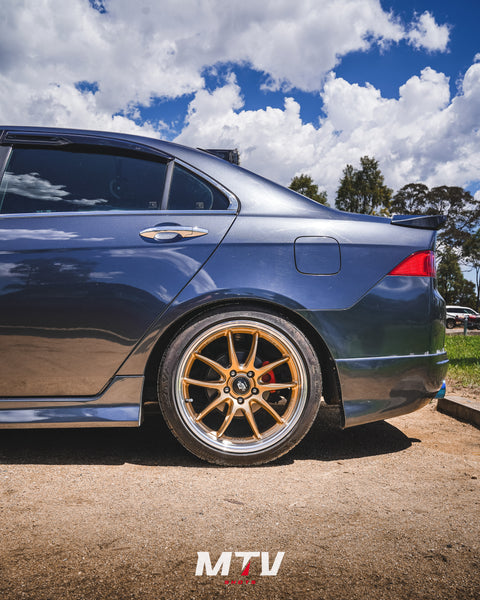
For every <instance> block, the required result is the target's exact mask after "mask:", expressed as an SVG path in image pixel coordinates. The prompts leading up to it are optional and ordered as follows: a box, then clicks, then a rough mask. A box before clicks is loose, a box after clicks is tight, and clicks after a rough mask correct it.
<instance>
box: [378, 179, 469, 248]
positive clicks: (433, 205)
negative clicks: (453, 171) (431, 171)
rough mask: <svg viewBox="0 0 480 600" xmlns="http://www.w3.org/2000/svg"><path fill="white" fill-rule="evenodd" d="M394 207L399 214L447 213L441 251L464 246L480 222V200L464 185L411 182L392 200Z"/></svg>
mask: <svg viewBox="0 0 480 600" xmlns="http://www.w3.org/2000/svg"><path fill="white" fill-rule="evenodd" d="M390 210H391V212H392V213H396V214H404V215H408V214H423V215H446V217H447V222H446V224H445V227H444V228H442V229H441V230H440V231H439V234H438V240H439V245H440V253H441V254H443V253H444V250H445V249H446V248H451V247H455V248H457V249H458V251H459V252H461V253H462V254H463V250H462V249H463V247H464V245H465V244H466V243H467V241H468V240H469V239H470V238H471V236H472V232H474V231H475V230H476V229H478V227H479V225H480V202H478V200H475V198H474V197H473V196H472V195H471V194H470V192H468V191H466V190H464V189H463V188H461V187H455V186H453V187H450V186H446V185H442V186H439V187H434V188H432V189H431V190H429V189H428V187H427V186H426V185H424V184H423V183H409V184H408V185H405V186H404V187H403V188H402V189H401V190H399V191H398V192H397V193H396V194H395V196H394V197H393V199H392V202H391V206H390Z"/></svg>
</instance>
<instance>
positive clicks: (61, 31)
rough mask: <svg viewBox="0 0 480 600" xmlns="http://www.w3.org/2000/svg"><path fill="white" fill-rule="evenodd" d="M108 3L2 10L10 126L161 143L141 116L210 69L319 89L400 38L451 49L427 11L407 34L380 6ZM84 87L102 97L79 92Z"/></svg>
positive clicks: (352, 1) (338, 0) (0, 43)
mask: <svg viewBox="0 0 480 600" xmlns="http://www.w3.org/2000/svg"><path fill="white" fill-rule="evenodd" d="M103 5H105V8H106V12H104V13H101V12H100V11H99V10H95V9H94V8H92V6H91V5H90V4H89V3H88V2H87V0H69V1H68V2H64V1H63V0H43V1H42V2H38V1H37V0H24V1H23V2H21V3H19V2H4V3H3V5H2V17H1V21H0V74H1V77H0V90H1V92H0V119H1V120H2V121H3V122H4V123H16V124H35V125H59V126H78V127H89V128H101V129H109V130H111V129H116V130H121V131H125V132H134V131H139V130H140V129H141V130H143V131H144V132H146V133H152V132H153V131H155V130H157V131H162V130H164V129H165V124H164V123H147V124H146V125H145V126H143V124H142V125H141V127H139V126H138V124H137V122H136V119H135V116H136V113H135V107H137V106H138V105H149V104H150V102H151V99H152V98H155V97H164V98H166V97H168V98H176V97H179V96H182V95H184V94H188V93H194V92H197V91H199V90H201V89H202V88H204V79H203V77H202V72H203V69H204V68H206V67H211V66H214V65H216V64H219V63H228V62H233V63H236V64H248V65H251V66H252V67H253V68H254V69H256V70H258V71H262V72H264V73H265V75H266V76H267V77H268V78H269V79H268V85H269V86H270V87H271V88H279V87H282V86H283V87H286V88H288V87H289V86H296V87H298V88H301V89H303V90H309V91H312V90H320V89H321V88H322V85H323V82H324V80H325V77H326V75H327V74H328V72H329V71H330V70H331V69H332V68H334V67H335V65H336V64H338V63H339V61H340V60H341V58H342V57H343V56H345V55H346V54H348V53H350V52H354V51H358V50H365V51H366V50H368V49H369V48H371V47H372V46H374V45H380V46H386V45H388V44H390V43H395V42H399V41H400V40H402V39H407V40H410V41H411V42H412V43H414V45H415V46H416V47H426V48H428V49H439V48H440V46H441V43H443V44H445V43H446V40H447V39H448V30H446V28H445V26H438V25H437V24H436V23H435V21H434V19H433V17H432V16H431V15H430V14H429V13H424V15H422V16H421V17H420V18H419V19H417V20H416V21H415V22H414V24H413V25H412V26H409V25H408V24H407V25H403V24H402V23H401V22H400V21H399V20H398V19H397V18H396V17H395V16H394V15H393V14H392V13H388V12H385V11H384V10H383V9H382V7H381V5H380V2H379V0H328V2H327V1H325V2H318V0H297V1H296V2H291V0H275V1H274V0H270V1H269V2H263V3H262V2H258V1H257V0H243V1H242V2H237V3H227V2H224V0H211V1H209V2H202V3H199V2H197V1H195V0H185V1H183V2H178V0H163V1H162V2H151V0H138V1H137V2H131V0H108V1H105V2H104V3H103V4H102V3H99V2H97V3H96V6H97V7H100V6H103ZM445 32H446V33H445ZM445 36H446V37H445ZM79 82H89V83H91V84H95V87H96V90H97V91H96V93H90V92H84V93H82V92H81V91H79V90H78V89H77V87H76V85H77V84H78V83H79ZM113 115H117V116H113Z"/></svg>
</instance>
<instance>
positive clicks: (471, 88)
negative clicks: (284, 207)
mask: <svg viewBox="0 0 480 600" xmlns="http://www.w3.org/2000/svg"><path fill="white" fill-rule="evenodd" d="M321 96H322V97H321V100H320V99H319V104H320V102H321V101H323V111H324V112H325V114H326V116H325V118H324V119H323V121H322V123H321V124H320V126H319V127H318V128H315V127H314V126H313V125H311V124H304V123H303V122H302V120H301V117H300V106H299V105H298V104H297V103H296V102H295V101H294V100H293V99H291V98H290V99H289V98H287V99H286V101H285V106H284V108H283V109H273V108H267V109H266V110H258V111H248V110H239V109H238V108H239V106H241V104H242V97H241V90H240V88H239V86H238V84H237V83H236V82H235V80H234V79H231V80H230V81H229V82H228V83H227V84H226V85H225V86H224V87H222V88H219V89H217V90H215V91H214V92H212V93H208V92H205V91H201V92H199V93H198V94H196V96H195V99H194V100H193V101H192V103H191V105H190V112H189V116H188V121H187V125H186V127H185V129H184V131H183V132H182V133H181V135H180V136H179V137H178V138H177V140H178V141H180V142H182V143H187V144H191V145H195V146H204V147H205V146H207V145H215V144H218V145H219V146H226V147H238V148H239V149H240V152H241V159H242V164H243V165H244V166H245V167H247V168H251V169H252V170H254V171H257V172H260V173H261V174H263V175H265V176H266V177H270V178H272V179H274V180H276V181H278V182H280V183H283V184H288V183H289V181H290V180H291V178H292V177H293V176H294V175H295V174H299V173H300V172H306V173H309V174H311V175H312V176H313V177H314V179H315V180H316V181H317V182H318V183H319V185H320V187H321V188H324V189H326V190H327V191H328V194H329V197H330V200H333V199H334V196H335V192H336V188H337V186H338V181H339V178H340V176H341V174H342V170H343V168H344V167H345V165H346V163H351V164H354V165H355V166H358V164H359V159H360V157H361V156H363V155H365V154H368V155H369V156H375V157H376V158H377V159H378V160H379V161H380V167H381V169H382V171H383V173H384V175H385V177H386V182H387V183H388V185H390V186H391V187H393V188H394V189H399V188H400V187H402V186H403V185H405V184H406V183H410V182H416V181H423V182H425V183H427V184H428V185H443V184H446V185H460V186H465V185H467V184H469V183H471V182H473V181H475V180H478V178H479V174H478V165H479V164H480V102H479V98H480V63H476V64H474V65H472V66H471V67H470V68H469V70H468V71H467V73H466V74H465V77H464V80H463V85H462V92H461V93H460V94H459V95H457V96H455V97H454V98H453V99H451V98H450V91H449V81H448V78H447V77H446V76H445V75H444V74H442V73H437V72H436V71H434V70H433V69H431V68H428V67H427V68H426V69H424V70H423V71H422V72H421V73H420V75H419V76H417V75H415V76H413V77H411V78H410V79H409V80H408V81H407V82H406V83H405V84H404V85H403V86H401V88H400V94H399V98H398V100H397V99H386V98H383V97H382V95H381V93H380V91H379V90H377V89H376V88H374V87H373V86H371V85H366V86H359V85H357V84H350V83H348V82H347V81H345V80H344V79H341V78H337V77H335V75H334V74H331V75H330V77H329V78H328V80H327V82H326V84H325V88H324V91H323V92H322V94H321ZM234 109H235V110H234Z"/></svg>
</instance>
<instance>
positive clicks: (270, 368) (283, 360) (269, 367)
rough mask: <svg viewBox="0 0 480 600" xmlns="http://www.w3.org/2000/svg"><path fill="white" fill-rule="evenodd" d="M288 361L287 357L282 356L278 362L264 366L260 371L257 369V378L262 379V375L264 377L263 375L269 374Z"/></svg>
mask: <svg viewBox="0 0 480 600" xmlns="http://www.w3.org/2000/svg"><path fill="white" fill-rule="evenodd" d="M289 360H290V357H289V356H282V358H279V359H278V360H276V361H274V362H271V363H268V365H264V366H263V367H261V368H260V369H257V372H256V376H257V378H259V377H262V375H265V373H269V372H270V371H273V369H276V368H277V367H279V366H280V365H283V364H285V363H286V362H288V361H289Z"/></svg>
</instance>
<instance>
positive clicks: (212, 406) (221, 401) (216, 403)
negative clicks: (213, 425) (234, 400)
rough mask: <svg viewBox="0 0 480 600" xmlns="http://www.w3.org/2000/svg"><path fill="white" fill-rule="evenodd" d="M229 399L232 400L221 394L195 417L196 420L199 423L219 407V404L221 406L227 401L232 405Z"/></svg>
mask: <svg viewBox="0 0 480 600" xmlns="http://www.w3.org/2000/svg"><path fill="white" fill-rule="evenodd" d="M229 400H230V399H229V398H225V397H224V396H219V397H218V398H216V399H215V400H214V401H213V402H210V404H209V405H208V406H207V407H206V408H204V409H203V410H202V412H201V413H200V414H198V415H197V416H196V417H195V421H197V423H198V422H199V421H201V420H202V419H204V418H205V417H206V416H207V415H208V414H210V413H211V412H212V410H214V409H215V408H218V407H219V406H221V405H222V404H224V403H227V404H228V405H229V406H230V405H231V401H229Z"/></svg>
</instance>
